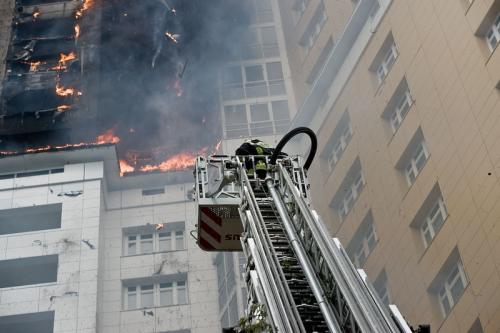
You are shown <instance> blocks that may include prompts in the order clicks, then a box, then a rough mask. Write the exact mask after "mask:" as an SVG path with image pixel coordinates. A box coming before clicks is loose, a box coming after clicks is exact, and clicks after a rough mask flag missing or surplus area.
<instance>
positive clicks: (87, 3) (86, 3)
mask: <svg viewBox="0 0 500 333" xmlns="http://www.w3.org/2000/svg"><path fill="white" fill-rule="evenodd" d="M93 4H94V0H84V1H83V6H82V8H80V9H79V10H77V11H76V13H75V17H76V18H77V19H79V18H81V17H82V16H83V13H84V12H85V11H87V10H89V9H90V7H92V5H93Z"/></svg>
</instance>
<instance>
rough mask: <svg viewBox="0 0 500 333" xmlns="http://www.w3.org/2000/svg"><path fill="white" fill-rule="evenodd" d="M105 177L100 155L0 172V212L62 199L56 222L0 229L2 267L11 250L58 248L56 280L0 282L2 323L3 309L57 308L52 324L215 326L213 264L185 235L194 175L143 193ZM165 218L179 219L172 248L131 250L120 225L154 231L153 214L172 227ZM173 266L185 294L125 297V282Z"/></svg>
mask: <svg viewBox="0 0 500 333" xmlns="http://www.w3.org/2000/svg"><path fill="white" fill-rule="evenodd" d="M54 154H57V153H54ZM56 160H57V157H56V156H54V163H57V162H56ZM115 163H116V161H115ZM24 171H30V170H23V172H24ZM0 178H1V177H0ZM3 178H7V177H3ZM106 178H107V175H105V174H104V167H103V162H92V163H80V164H68V165H65V166H64V172H61V173H57V174H48V175H38V176H31V177H29V176H26V177H22V178H21V177H16V178H10V179H2V180H0V214H2V213H1V210H4V211H5V210H6V209H11V208H18V207H19V208H20V209H22V207H29V208H31V207H36V206H41V205H47V204H51V203H62V213H61V227H60V228H56V229H52V230H43V231H31V232H22V233H16V234H12V233H11V234H5V235H0V269H1V268H2V265H3V264H4V263H5V262H6V260H9V259H17V258H27V257H33V256H47V255H53V254H56V255H58V260H59V261H58V268H57V280H56V281H55V282H50V283H41V284H40V283H38V284H30V285H23V286H16V287H8V288H0V327H3V326H2V325H3V324H4V323H5V321H6V319H5V318H6V316H10V315H15V314H30V313H39V312H45V311H54V312H55V313H54V332H134V333H136V332H145V333H151V332H174V331H175V332H183V333H184V332H200V333H201V332H207V333H208V332H217V331H220V324H219V316H218V308H217V281H216V273H215V270H214V265H213V262H212V260H211V256H210V254H207V253H204V252H202V251H201V250H199V249H198V247H197V245H196V243H195V242H194V241H193V239H191V237H190V236H189V232H190V231H191V230H193V229H195V226H194V225H195V223H196V221H195V217H196V212H195V206H194V203H193V202H192V201H191V200H189V199H188V192H187V191H188V189H189V188H190V187H191V184H176V185H168V186H164V185H161V186H159V188H158V189H162V190H163V191H164V193H163V194H153V195H144V194H143V192H142V190H143V189H142V188H132V189H127V190H120V191H108V189H107V185H106V184H107V181H106ZM139 186H140V184H139ZM148 189H150V188H148ZM80 191H81V192H80ZM0 216H1V215H0ZM171 222H173V223H174V224H175V223H177V224H179V222H184V225H185V229H184V230H183V237H184V238H183V246H181V247H180V248H179V250H177V251H159V250H160V249H158V248H155V250H154V251H153V253H148V254H140V253H139V254H136V255H128V253H127V252H126V248H127V236H128V234H127V232H129V231H130V230H139V232H142V233H144V232H146V233H147V232H150V231H151V232H154V230H155V225H156V224H163V225H164V228H163V229H159V230H160V231H161V230H169V226H171ZM31 273H32V274H37V272H31ZM179 275H182V276H184V277H186V279H185V286H186V289H187V301H186V302H185V304H180V305H175V304H174V305H171V306H160V305H159V303H158V302H155V304H153V305H152V306H148V307H142V306H141V305H139V306H138V307H137V308H136V309H130V310H129V309H128V307H125V305H126V303H127V300H126V299H127V298H126V297H127V293H126V292H127V286H128V285H130V284H131V283H135V284H137V285H143V284H149V283H152V282H151V281H164V280H165V279H168V278H169V277H171V276H179ZM0 280H1V279H0ZM154 283H157V282H154ZM155 292H156V291H155ZM155 297H159V295H156V294H155ZM174 303H175V302H174ZM179 303H184V302H181V301H179ZM141 304H142V303H141Z"/></svg>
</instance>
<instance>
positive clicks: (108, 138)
mask: <svg viewBox="0 0 500 333" xmlns="http://www.w3.org/2000/svg"><path fill="white" fill-rule="evenodd" d="M118 142H120V138H119V137H117V136H115V135H114V134H113V129H109V130H107V131H106V132H104V134H101V135H99V136H98V137H97V138H96V139H95V141H93V142H80V143H67V144H64V145H58V146H52V145H47V146H44V147H38V148H27V149H25V150H24V152H25V153H40V152H45V151H50V150H62V149H68V148H79V147H93V146H100V145H105V144H110V143H113V144H117V143H118ZM13 154H17V152H15V151H0V155H13ZM120 164H121V163H120ZM130 168H131V170H132V171H133V168H132V167H130Z"/></svg>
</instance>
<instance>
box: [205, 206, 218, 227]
mask: <svg viewBox="0 0 500 333" xmlns="http://www.w3.org/2000/svg"><path fill="white" fill-rule="evenodd" d="M200 210H201V212H202V213H203V214H205V215H206V216H207V217H208V218H210V219H211V220H212V221H213V222H215V223H217V224H218V225H222V219H221V218H220V217H218V216H217V214H215V213H214V212H212V210H211V209H210V208H208V207H201V208H200Z"/></svg>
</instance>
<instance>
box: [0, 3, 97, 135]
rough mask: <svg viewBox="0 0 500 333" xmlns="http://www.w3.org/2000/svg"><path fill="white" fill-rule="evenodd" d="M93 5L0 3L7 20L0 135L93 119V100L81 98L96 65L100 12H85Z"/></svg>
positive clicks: (57, 127) (91, 81)
mask: <svg viewBox="0 0 500 333" xmlns="http://www.w3.org/2000/svg"><path fill="white" fill-rule="evenodd" d="M92 4H93V2H92V1H90V0H85V1H55V0H16V1H12V2H11V3H10V4H9V3H8V4H7V5H10V7H9V8H2V10H3V11H2V12H3V13H4V14H3V16H4V17H6V19H5V20H4V19H2V21H4V22H9V21H10V23H11V24H10V29H8V27H7V26H3V27H2V29H3V30H4V31H5V32H9V31H8V30H10V34H9V33H7V34H6V35H7V36H9V35H10V38H8V45H5V46H6V57H5V68H2V69H3V70H2V73H1V75H3V80H2V81H3V82H2V86H1V87H2V89H1V95H0V96H1V97H0V136H2V137H3V138H8V137H9V136H12V135H19V134H22V133H32V132H47V131H55V130H60V129H64V128H69V127H76V126H77V124H78V123H79V122H80V123H81V122H86V123H88V122H89V121H91V120H92V119H95V115H96V114H95V113H96V110H97V108H96V107H95V105H93V103H95V101H93V100H92V99H90V98H86V96H92V95H93V92H92V89H95V87H96V84H95V83H96V82H97V79H98V71H96V70H95V69H96V68H97V67H98V64H99V54H98V51H97V50H98V47H97V44H98V42H99V16H100V11H99V10H92V11H89V10H88V9H89V8H90V6H92ZM2 6H4V7H5V6H6V4H5V1H4V5H2ZM9 14H10V20H9V17H8V15H9ZM3 43H7V41H5V40H4V41H3ZM2 48H4V47H2Z"/></svg>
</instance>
